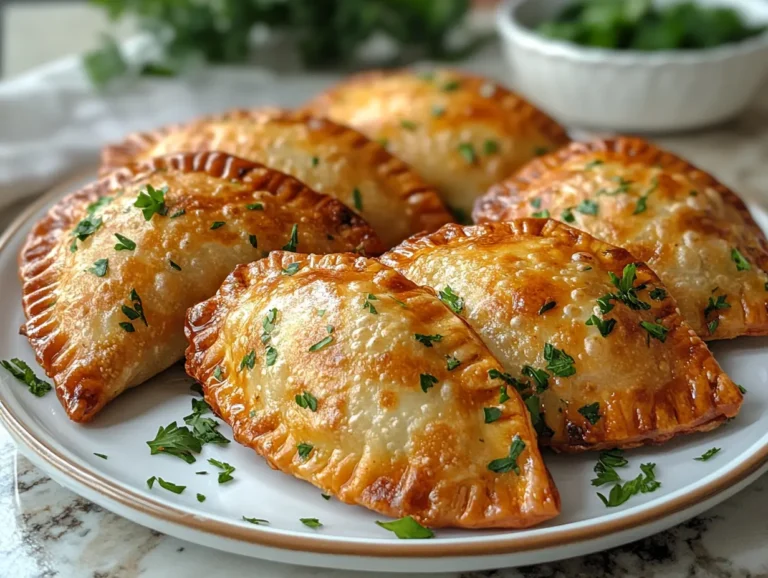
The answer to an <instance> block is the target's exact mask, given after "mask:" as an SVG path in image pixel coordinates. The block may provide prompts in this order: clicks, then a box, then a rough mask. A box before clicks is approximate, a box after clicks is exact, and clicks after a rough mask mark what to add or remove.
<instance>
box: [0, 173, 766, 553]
mask: <svg viewBox="0 0 768 578" xmlns="http://www.w3.org/2000/svg"><path fill="white" fill-rule="evenodd" d="M94 167H95V165H94V166H91V167H89V168H87V169H85V170H81V171H77V172H76V173H74V174H72V175H71V176H70V177H69V178H66V179H63V180H62V181H61V182H60V183H59V184H57V185H55V186H53V187H52V188H50V189H49V190H47V191H46V192H45V193H43V194H42V195H40V197H39V198H37V199H36V200H35V201H33V202H32V203H30V205H29V206H27V207H26V208H25V209H23V210H22V211H21V213H19V215H18V216H17V217H16V218H15V219H14V220H13V221H12V222H11V223H10V224H9V225H8V228H7V229H6V230H5V232H4V233H3V234H2V235H0V253H2V252H3V251H7V250H8V248H7V246H8V244H9V243H10V242H11V240H12V239H14V238H15V237H16V235H17V233H18V232H19V230H20V229H21V228H22V227H23V226H24V225H25V224H27V222H28V221H30V219H31V218H32V216H33V215H34V214H36V213H37V212H38V211H39V210H40V209H41V208H42V207H44V206H46V205H48V204H50V203H51V201H53V200H55V199H56V198H57V197H60V196H62V195H63V194H66V193H68V192H71V191H73V190H76V187H77V185H78V183H82V182H83V181H84V180H85V179H87V178H89V177H92V176H93V175H94V174H96V170H95V168H94ZM91 180H93V179H91ZM750 204H752V205H757V204H758V203H756V202H754V201H753V202H752V203H750ZM0 421H2V423H3V425H5V427H6V428H7V429H8V430H9V432H10V433H11V435H12V437H13V438H14V439H15V440H16V441H17V442H21V443H23V444H24V445H25V446H26V447H27V448H28V449H29V450H31V451H32V452H34V453H35V454H36V455H37V457H38V458H40V459H41V460H42V461H43V462H44V463H45V464H47V465H48V467H50V468H53V469H54V470H56V471H57V473H58V474H60V475H61V476H63V477H64V478H68V479H70V480H72V481H73V482H75V483H76V484H78V485H82V486H85V487H86V488H87V489H88V490H90V491H93V492H95V493H97V494H99V495H100V496H102V497H103V498H104V499H105V500H106V501H108V502H110V503H116V504H118V505H120V506H121V507H123V508H126V509H128V510H135V511H137V512H138V513H140V514H142V515H144V516H149V517H150V518H153V519H155V520H157V521H159V522H162V523H167V524H170V525H171V526H182V527H186V528H188V529H191V530H194V531H197V532H202V533H208V534H213V535H215V536H217V537H218V538H222V539H227V540H234V541H236V542H241V543H248V544H255V545H259V546H264V547H268V548H277V549H280V550H288V551H302V552H305V553H315V554H326V555H328V554H330V555H337V556H370V557H387V558H439V557H446V556H447V557H470V556H471V557H476V556H490V555H499V554H514V553H519V552H524V551H535V550H544V549H548V548H553V547H564V546H573V545H576V544H578V543H583V542H589V541H592V540H599V539H601V538H605V537H607V536H609V535H610V534H614V533H618V532H623V531H628V530H632V529H636V528H639V527H642V526H645V525H648V524H651V523H654V522H657V521H659V520H661V519H663V518H667V517H671V516H673V515H675V514H678V513H681V512H684V511H686V510H689V509H691V508H694V507H695V506H696V505H698V504H699V503H701V502H704V501H707V500H709V499H711V498H713V497H715V496H717V495H719V494H722V493H724V492H726V491H727V490H728V489H729V488H731V487H732V486H735V485H737V484H739V483H740V482H742V481H744V480H746V479H747V478H748V477H749V476H751V475H752V474H753V473H755V472H757V471H758V470H759V469H760V468H761V467H763V466H765V465H766V464H768V442H764V443H763V447H761V448H759V449H758V450H756V451H755V452H754V454H753V455H752V456H750V457H749V458H748V459H746V460H744V461H743V462H742V463H740V464H738V465H737V466H735V467H734V468H733V469H731V470H730V471H728V472H726V473H724V474H723V475H721V476H718V477H716V478H713V479H712V480H711V481H709V482H707V483H705V484H704V485H702V486H700V487H698V488H696V489H695V490H694V491H692V492H681V493H680V495H678V496H677V497H675V498H673V499H671V500H669V501H667V502H662V503H660V504H657V505H653V502H651V503H650V504H648V505H643V506H641V507H640V509H639V510H638V511H636V512H632V513H629V514H625V515H612V516H611V515H609V516H606V519H605V520H603V521H602V522H600V521H598V522H595V523H592V524H589V525H584V526H583V527H578V528H565V529H561V530H558V529H557V527H553V528H549V529H547V530H548V531H546V532H543V533H541V534H536V535H533V536H520V535H519V534H516V533H514V532H512V533H510V535H509V536H505V537H503V538H500V539H495V540H473V541H464V542H459V541H456V540H445V541H442V540H435V541H432V540H423V541H402V540H392V539H389V540H386V541H382V542H369V541H367V539H364V540H356V539H350V538H341V537H334V538H326V537H322V536H304V535H302V539H301V540H300V541H298V540H296V537H295V536H294V535H291V534H289V533H283V532H276V531H274V530H269V529H266V528H260V527H258V526H255V527H247V526H244V525H242V524H240V523H238V521H236V520H233V521H231V522H229V521H224V520H217V519H212V518H210V517H203V516H199V515H191V514H190V512H188V511H185V510H184V509H183V508H182V507H179V506H176V505H173V504H170V503H167V502H163V501H162V500H158V499H155V498H151V497H148V496H146V495H143V494H140V493H138V492H137V491H136V490H134V489H133V488H131V487H130V486H126V485H124V484H119V483H117V482H115V481H112V480H109V479H107V478H105V477H103V476H102V475H101V474H99V473H98V472H96V471H94V470H92V469H90V468H89V466H88V465H87V464H85V463H78V462H76V461H74V460H71V459H69V458H68V457H67V456H65V455H63V454H62V453H61V452H60V451H59V450H57V449H56V448H55V447H53V446H52V445H51V444H50V443H49V442H48V440H46V439H44V438H43V437H41V436H37V435H35V433H34V432H33V431H32V429H34V428H30V427H29V426H28V425H27V424H26V423H25V422H24V420H23V419H21V418H20V417H19V416H18V415H17V414H16V412H15V411H14V410H13V409H12V408H11V407H10V404H9V403H7V402H6V401H5V399H4V397H3V394H2V390H0ZM616 514H620V512H616Z"/></svg>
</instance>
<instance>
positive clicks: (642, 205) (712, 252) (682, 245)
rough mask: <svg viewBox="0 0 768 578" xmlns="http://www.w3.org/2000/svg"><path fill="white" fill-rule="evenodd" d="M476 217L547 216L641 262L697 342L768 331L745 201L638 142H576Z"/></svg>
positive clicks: (765, 279)
mask: <svg viewBox="0 0 768 578" xmlns="http://www.w3.org/2000/svg"><path fill="white" fill-rule="evenodd" d="M474 215H475V219H476V220H477V221H478V222H488V221H507V220H509V219H514V218H518V217H526V216H549V215H551V216H552V218H555V219H560V220H561V221H566V222H568V223H572V224H573V226H575V227H578V228H579V229H582V230H584V231H587V232H588V233H591V234H592V235H594V236H595V237H597V238H599V239H602V240H603V241H606V242H609V243H612V244H614V245H618V246H620V247H624V248H625V249H627V250H629V251H630V252H631V253H632V254H633V255H634V256H635V257H637V258H638V259H640V260H643V261H645V262H646V263H648V265H649V266H650V267H651V268H652V269H653V270H654V271H655V272H656V273H657V274H658V275H659V277H661V279H662V281H664V283H665V285H666V286H667V288H668V289H669V291H670V292H671V293H672V294H673V295H674V296H675V299H676V300H677V303H678V305H679V307H680V310H681V311H682V312H683V316H684V317H685V319H686V320H687V321H688V323H689V324H690V325H691V327H693V329H694V330H695V331H696V332H697V333H698V334H699V335H700V336H701V337H702V338H703V339H727V338H731V337H737V336H739V335H765V334H768V276H767V275H766V273H765V271H766V269H768V252H767V251H768V244H767V243H766V239H765V236H764V235H763V233H762V231H760V229H759V227H758V226H757V225H756V224H755V222H754V221H753V220H752V217H751V216H750V214H749V211H748V210H747V208H746V207H745V206H744V203H743V202H742V201H741V199H739V198H738V197H737V196H736V195H735V194H734V193H733V192H732V191H730V190H729V189H728V188H727V187H725V186H723V185H722V184H720V183H719V182H717V181H716V180H715V179H714V178H712V177H711V176H710V175H708V174H707V173H705V172H703V171H700V170H698V169H697V168H695V167H693V166H692V165H690V164H689V163H687V162H686V161H684V160H682V159H680V158H679V157H676V156H675V155H672V154H670V153H667V152H664V151H662V150H660V149H658V148H656V147H655V146H653V145H651V144H649V143H647V142H646V141H644V140H641V139H637V138H618V139H615V140H597V141H593V142H589V143H574V144H572V145H570V146H568V147H566V148H565V149H563V150H561V151H558V152H556V153H554V154H551V155H547V156H545V157H542V158H541V159H538V160H536V161H533V162H532V163H531V164H529V165H528V166H527V167H525V168H524V169H523V170H522V171H521V172H520V173H519V174H517V175H516V176H513V177H512V178H510V179H509V180H507V181H505V182H503V183H501V184H499V185H497V186H495V187H493V188H492V189H491V190H490V191H489V192H488V194H487V195H486V196H485V197H483V198H482V199H479V200H478V203H477V206H476V208H475V213H474Z"/></svg>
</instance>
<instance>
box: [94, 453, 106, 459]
mask: <svg viewBox="0 0 768 578" xmlns="http://www.w3.org/2000/svg"><path fill="white" fill-rule="evenodd" d="M93 455H94V456H96V457H97V458H101V459H102V460H106V459H108V458H107V456H106V454H97V453H96V452H93Z"/></svg>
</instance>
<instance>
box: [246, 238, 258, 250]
mask: <svg viewBox="0 0 768 578" xmlns="http://www.w3.org/2000/svg"><path fill="white" fill-rule="evenodd" d="M248 242H249V243H250V244H251V247H253V248H254V249H258V248H259V239H258V238H257V237H256V235H248Z"/></svg>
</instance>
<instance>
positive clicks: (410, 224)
mask: <svg viewBox="0 0 768 578" xmlns="http://www.w3.org/2000/svg"><path fill="white" fill-rule="evenodd" d="M203 150H219V151H222V152H226V153H229V154H233V155H237V156H239V157H242V158H244V159H248V160H251V161H255V162H260V163H264V164H265V165H267V166H268V167H270V168H273V169H276V170H278V171H282V172H284V173H286V174H289V175H291V176H293V177H296V178H297V179H300V180H301V181H303V182H304V183H306V184H307V185H308V186H309V187H310V188H312V189H314V190H316V191H318V192H321V193H325V194H328V195H331V196H333V197H336V198H337V199H339V200H340V201H341V202H343V203H344V204H345V205H347V206H348V207H350V208H352V209H353V210H355V211H356V212H357V213H358V214H360V215H362V216H363V218H365V219H366V220H367V221H368V222H369V223H370V224H371V226H372V227H373V228H374V230H375V231H376V232H377V233H378V235H379V237H380V238H381V239H382V240H383V241H384V243H385V244H386V245H387V247H391V246H393V245H396V244H397V243H399V242H400V241H402V240H403V239H405V238H406V237H408V236H409V235H412V234H414V233H419V232H423V231H427V232H431V231H434V230H435V229H438V228H439V227H440V226H441V225H443V224H445V223H448V222H450V221H451V215H450V213H448V211H447V209H446V208H445V206H444V205H443V203H442V202H441V201H440V198H439V196H438V195H437V192H436V191H435V189H434V188H433V187H432V186H431V185H427V184H426V183H425V182H424V181H423V180H422V179H421V177H419V176H418V175H417V174H416V172H415V171H414V170H413V169H411V168H410V167H409V166H407V165H406V164H405V163H404V162H402V161H401V160H399V159H396V158H395V157H393V156H392V155H390V154H389V153H388V152H387V151H386V149H384V148H383V147H382V146H381V145H380V144H379V143H377V142H374V141H371V140H368V139H367V138H366V137H365V136H363V135H362V134H360V133H359V132H357V131H355V130H353V129H351V128H347V127H345V126H341V125H338V124H336V123H334V122H331V121H329V120H326V119H320V118H313V117H312V116H311V115H308V114H302V113H294V112H287V111H280V110H276V109H263V110H254V111H245V110H234V111H230V112H228V113H225V114H223V115H219V116H214V117H209V118H205V119H202V120H200V121H197V122H194V123H191V124H188V125H184V126H176V127H167V128H164V129H160V130H156V131H153V132H150V133H138V134H133V135H131V136H129V137H128V138H127V140H126V141H125V142H123V143H121V144H119V145H113V146H109V147H107V148H105V149H104V151H103V153H102V171H103V172H109V171H110V170H113V169H115V168H118V167H121V166H123V165H125V164H128V163H130V162H134V161H136V160H144V159H147V158H151V157H154V156H158V155H163V154H168V153H173V152H180V151H183V152H197V151H203ZM507 174H508V173H507Z"/></svg>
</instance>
